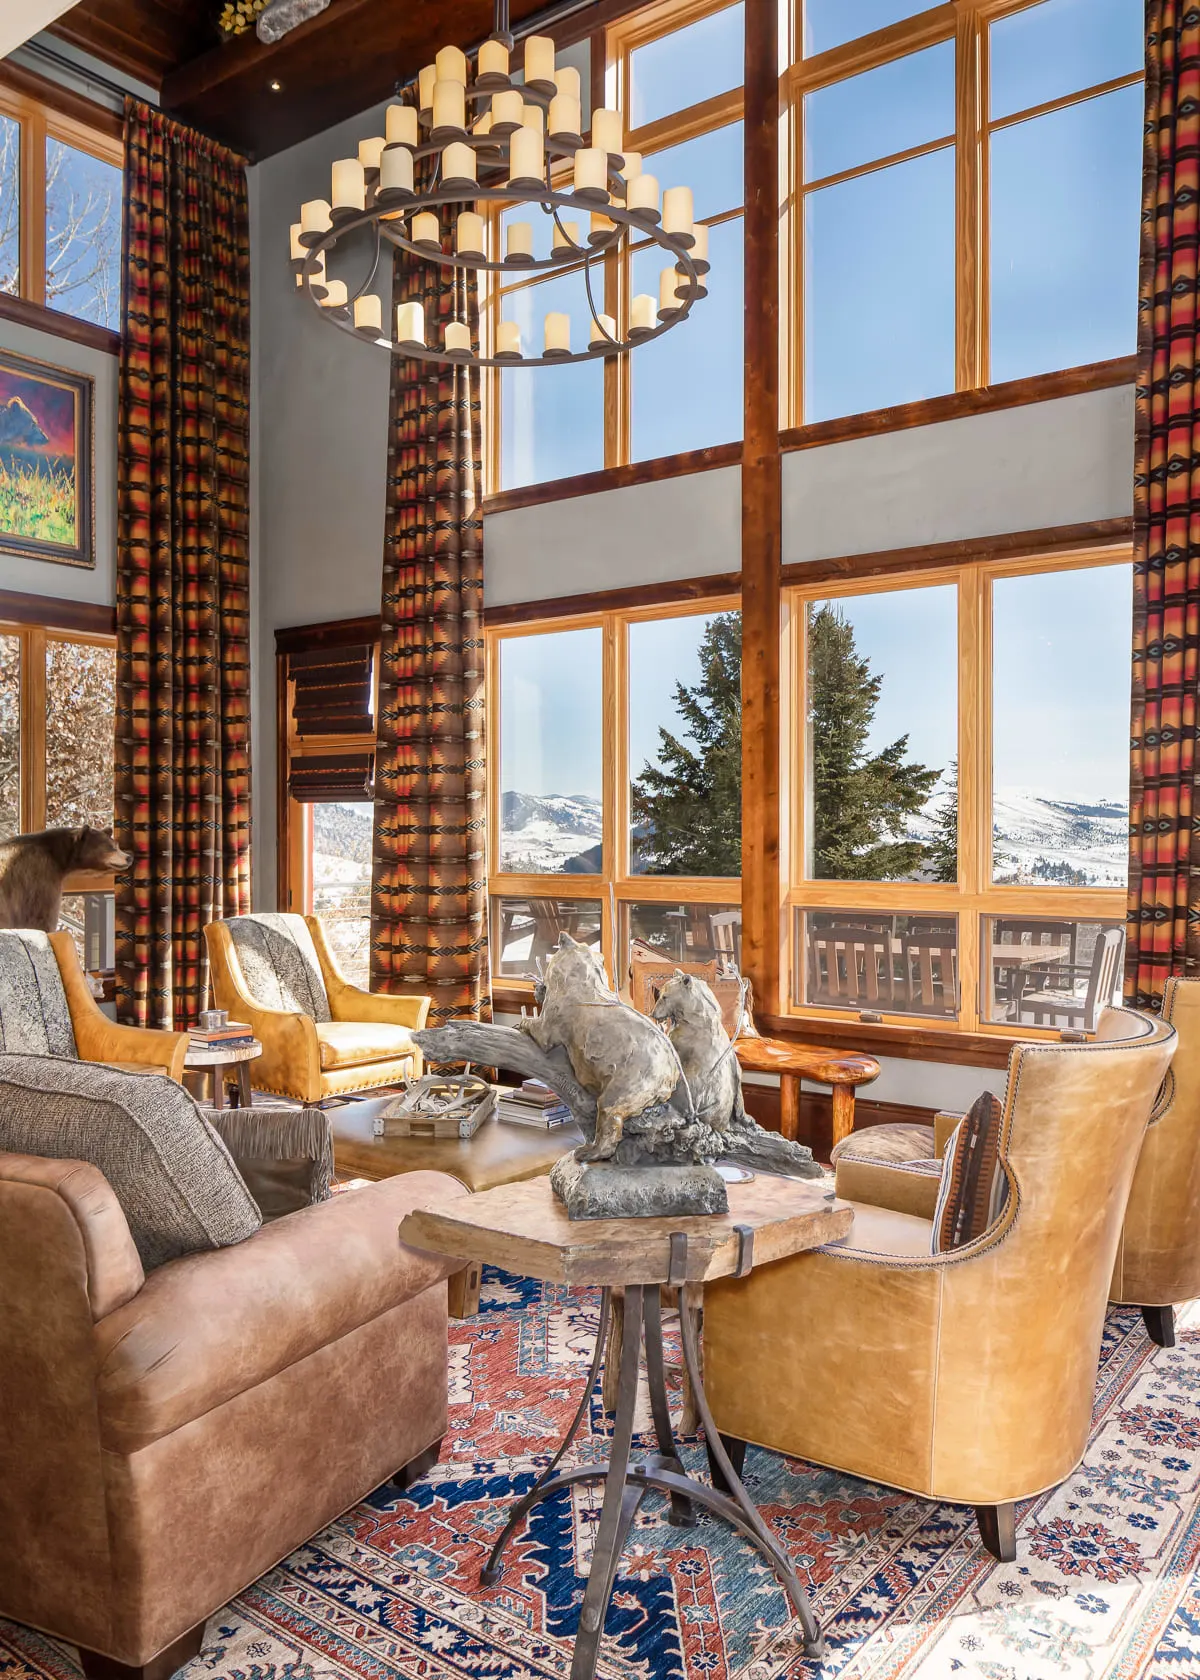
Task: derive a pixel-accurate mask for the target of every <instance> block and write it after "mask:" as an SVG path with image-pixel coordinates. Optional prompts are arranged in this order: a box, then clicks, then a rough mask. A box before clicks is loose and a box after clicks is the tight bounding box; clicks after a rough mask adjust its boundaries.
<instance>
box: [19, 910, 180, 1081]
mask: <svg viewBox="0 0 1200 1680" xmlns="http://www.w3.org/2000/svg"><path fill="white" fill-rule="evenodd" d="M187 1047H188V1035H187V1034H186V1033H177V1032H159V1031H158V1030H156V1029H155V1028H152V1027H123V1026H118V1024H117V1023H116V1022H115V1021H112V1020H110V1019H109V1017H108V1016H107V1015H106V1014H105V1013H104V1011H103V1010H102V1009H101V1008H100V1005H99V1004H98V1003H97V1002H96V1000H95V998H94V997H93V996H92V992H91V988H90V986H89V985H88V983H87V976H86V975H85V974H84V972H83V968H82V966H81V964H80V961H79V953H78V952H77V951H76V949H75V941H74V940H73V939H72V938H71V935H70V934H69V933H51V934H45V933H40V932H37V931H35V930H31V929H26V928H4V929H0V1050H10V1051H18V1052H21V1051H24V1052H28V1053H30V1054H34V1055H43V1056H62V1057H66V1058H68V1059H70V1060H78V1061H81V1062H108V1063H110V1064H113V1065H115V1066H117V1067H126V1068H129V1069H131V1070H147V1071H151V1070H155V1069H157V1070H158V1071H159V1072H161V1073H165V1074H169V1075H170V1077H171V1078H172V1079H175V1080H178V1081H179V1082H180V1083H182V1080H183V1058H184V1057H185V1056H186V1055H187Z"/></svg>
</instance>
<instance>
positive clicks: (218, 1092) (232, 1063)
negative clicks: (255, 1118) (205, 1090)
mask: <svg viewBox="0 0 1200 1680" xmlns="http://www.w3.org/2000/svg"><path fill="white" fill-rule="evenodd" d="M262 1053H263V1047H262V1045H261V1044H260V1043H259V1042H258V1040H257V1039H255V1041H254V1043H253V1044H245V1045H243V1046H242V1047H241V1049H240V1050H223V1049H222V1048H221V1047H220V1045H216V1046H214V1047H213V1048H212V1049H211V1050H189V1051H188V1053H187V1055H186V1056H185V1057H184V1058H183V1069H184V1072H185V1073H198V1074H199V1075H200V1076H201V1078H203V1076H204V1075H205V1074H206V1073H207V1074H210V1075H211V1078H212V1106H213V1107H214V1108H224V1107H225V1070H226V1069H227V1068H234V1069H236V1077H237V1089H238V1099H237V1102H236V1104H235V1105H234V1106H235V1107H237V1108H249V1107H251V1105H252V1104H253V1101H254V1098H253V1096H252V1094H251V1091H250V1063H251V1062H256V1061H257V1060H258V1058H259V1057H260V1056H261V1055H262Z"/></svg>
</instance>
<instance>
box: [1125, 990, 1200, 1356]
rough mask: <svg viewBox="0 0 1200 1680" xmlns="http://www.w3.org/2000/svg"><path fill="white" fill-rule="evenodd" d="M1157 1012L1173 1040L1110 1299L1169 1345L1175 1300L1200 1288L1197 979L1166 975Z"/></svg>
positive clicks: (1131, 1199)
mask: <svg viewBox="0 0 1200 1680" xmlns="http://www.w3.org/2000/svg"><path fill="white" fill-rule="evenodd" d="M1162 1014H1163V1020H1164V1021H1169V1022H1170V1023H1171V1025H1172V1026H1173V1027H1174V1028H1175V1031H1176V1032H1177V1034H1178V1035H1179V1036H1178V1046H1177V1048H1176V1051H1175V1059H1174V1061H1173V1062H1172V1063H1171V1068H1170V1071H1169V1072H1168V1074H1167V1077H1166V1080H1165V1082H1164V1084H1163V1088H1162V1091H1161V1092H1160V1093H1159V1098H1158V1101H1157V1102H1156V1103H1155V1106H1154V1112H1153V1114H1152V1115H1151V1116H1150V1124H1149V1125H1148V1126H1147V1128H1146V1135H1145V1137H1144V1138H1143V1139H1142V1149H1141V1154H1140V1155H1139V1156H1138V1164H1137V1171H1136V1172H1135V1173H1134V1175H1133V1188H1132V1189H1131V1190H1130V1192H1129V1205H1128V1207H1127V1208H1126V1209H1125V1223H1124V1225H1123V1226H1122V1228H1121V1241H1120V1243H1119V1245H1118V1247H1117V1259H1116V1264H1115V1266H1114V1267H1113V1275H1112V1287H1111V1289H1110V1290H1109V1299H1110V1300H1111V1301H1120V1302H1123V1303H1125V1304H1127V1305H1129V1306H1134V1307H1140V1308H1141V1309H1142V1317H1143V1319H1144V1320H1145V1323H1146V1329H1147V1330H1148V1331H1149V1333H1150V1335H1151V1336H1152V1338H1153V1339H1154V1340H1155V1341H1156V1342H1157V1343H1158V1344H1159V1346H1160V1347H1174V1345H1175V1306H1176V1304H1177V1303H1178V1302H1180V1301H1190V1300H1192V1299H1193V1297H1194V1296H1197V1295H1200V980H1168V981H1167V984H1166V988H1165V990H1164V992H1163V1005H1162Z"/></svg>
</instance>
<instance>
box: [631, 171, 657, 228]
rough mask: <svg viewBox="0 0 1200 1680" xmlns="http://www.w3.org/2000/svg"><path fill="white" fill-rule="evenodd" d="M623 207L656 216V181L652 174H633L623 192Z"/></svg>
mask: <svg viewBox="0 0 1200 1680" xmlns="http://www.w3.org/2000/svg"><path fill="white" fill-rule="evenodd" d="M625 208H626V209H627V210H641V211H642V212H644V213H645V214H646V215H649V216H653V217H654V218H655V219H656V220H657V218H658V182H657V181H656V180H655V178H654V176H653V175H635V176H634V178H633V180H632V181H630V183H629V186H628V187H627V189H626V192H625Z"/></svg>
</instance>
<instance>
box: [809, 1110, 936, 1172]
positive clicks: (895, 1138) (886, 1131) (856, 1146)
mask: <svg viewBox="0 0 1200 1680" xmlns="http://www.w3.org/2000/svg"><path fill="white" fill-rule="evenodd" d="M847 1153H848V1154H851V1155H857V1156H858V1157H859V1158H860V1159H862V1160H871V1161H892V1162H896V1161H930V1160H932V1159H933V1153H934V1148H933V1127H932V1126H918V1125H916V1124H915V1123H909V1122H907V1121H903V1122H897V1123H896V1124H895V1125H889V1126H864V1127H863V1128H862V1129H861V1131H857V1132H849V1133H848V1134H847V1135H846V1136H845V1137H844V1138H843V1139H842V1141H841V1142H840V1143H835V1144H834V1146H833V1148H832V1149H831V1150H830V1151H829V1159H830V1161H831V1162H833V1163H834V1165H836V1164H837V1162H838V1161H839V1160H840V1159H841V1158H842V1156H843V1155H845V1154H847Z"/></svg>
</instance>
